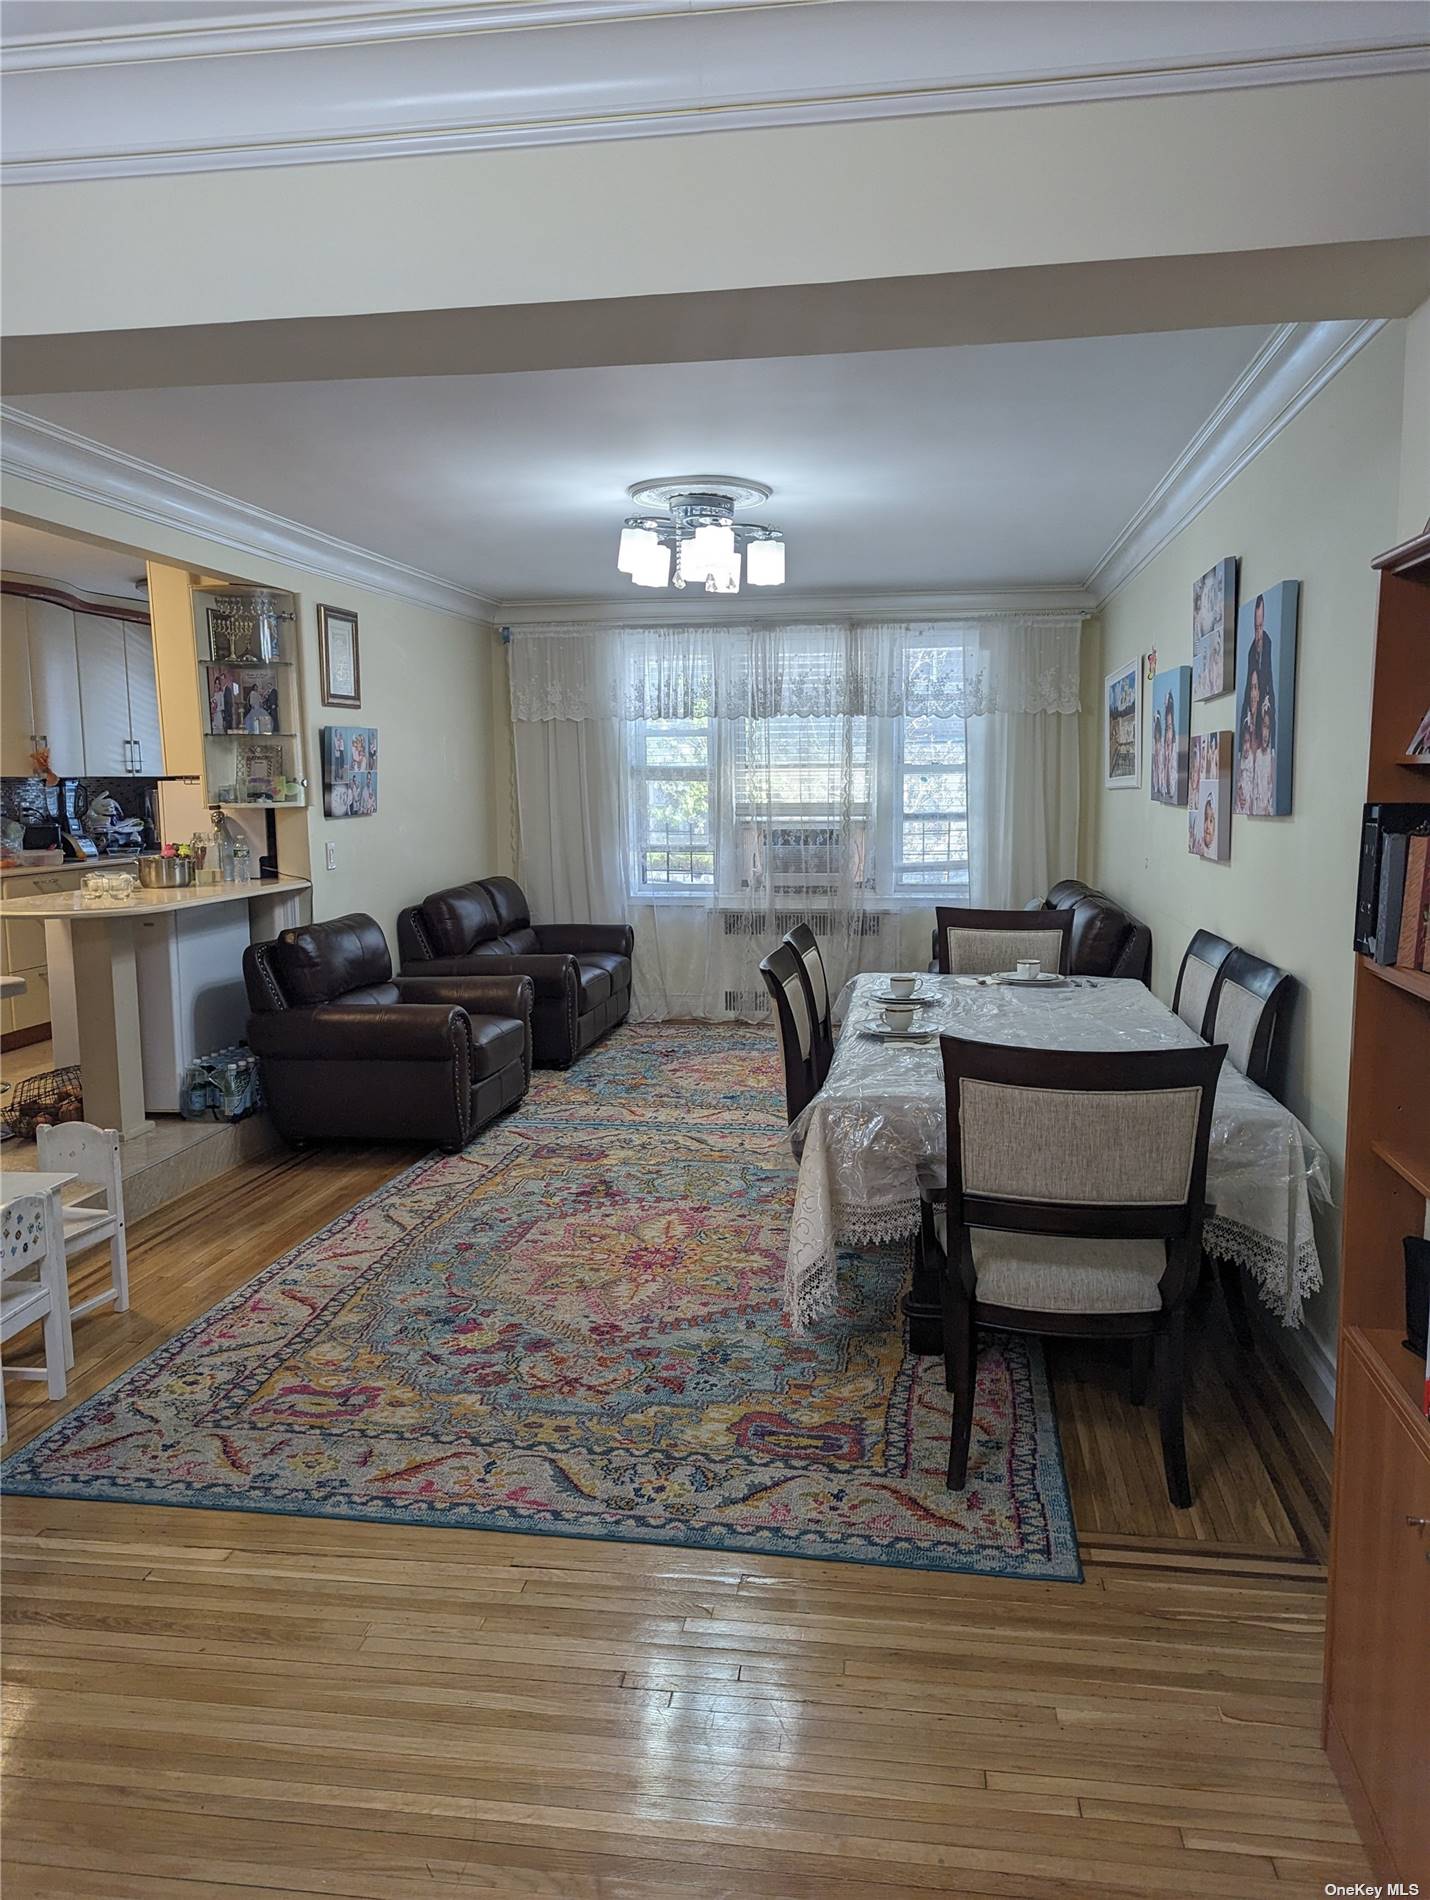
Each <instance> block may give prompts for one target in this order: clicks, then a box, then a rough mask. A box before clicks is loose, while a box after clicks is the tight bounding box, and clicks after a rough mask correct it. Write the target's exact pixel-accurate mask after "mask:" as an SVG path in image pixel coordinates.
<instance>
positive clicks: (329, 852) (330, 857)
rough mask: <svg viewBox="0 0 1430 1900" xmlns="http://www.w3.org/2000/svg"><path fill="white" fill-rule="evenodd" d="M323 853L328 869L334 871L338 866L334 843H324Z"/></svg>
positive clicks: (336, 849) (336, 848)
mask: <svg viewBox="0 0 1430 1900" xmlns="http://www.w3.org/2000/svg"><path fill="white" fill-rule="evenodd" d="M323 855H324V857H325V858H326V859H327V865H328V869H329V870H330V871H336V870H337V868H338V847H337V846H336V845H335V844H330V845H325V846H324V847H323Z"/></svg>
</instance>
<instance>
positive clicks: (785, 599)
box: [495, 587, 1092, 627]
mask: <svg viewBox="0 0 1430 1900" xmlns="http://www.w3.org/2000/svg"><path fill="white" fill-rule="evenodd" d="M1091 611H1092V599H1091V596H1090V595H1088V594H1087V593H1086V592H1084V590H1083V589H1082V588H1080V587H1003V588H998V587H991V588H986V589H984V590H982V591H981V592H974V591H971V590H959V591H956V592H952V593H949V592H945V593H900V592H898V591H889V590H887V589H886V590H884V591H882V592H878V593H875V592H867V593H865V592H860V591H859V590H858V589H845V590H842V591H841V592H839V593H834V594H787V593H785V592H784V591H783V590H780V591H779V593H778V594H777V595H776V594H771V593H767V592H765V591H764V590H762V589H756V590H754V591H753V592H750V593H743V594H739V595H737V596H735V597H734V598H731V597H730V596H728V595H723V596H721V597H720V599H719V600H718V601H716V600H714V599H712V598H711V597H710V596H708V595H705V594H696V595H695V596H694V598H693V599H690V600H687V599H686V598H685V597H684V596H683V595H681V594H675V593H663V594H661V595H660V597H659V599H653V598H652V597H651V596H650V595H646V596H645V597H644V598H641V597H639V596H636V597H633V598H631V599H630V600H626V599H625V598H620V599H615V600H562V599H559V598H558V599H553V600H504V601H503V602H502V603H501V605H500V608H499V609H498V611H497V613H496V615H495V619H496V621H497V622H498V624H500V625H502V626H508V627H526V626H538V625H559V626H591V627H668V626H669V625H670V624H671V623H672V621H678V622H679V623H680V624H681V625H682V626H690V625H704V624H707V623H708V624H710V625H719V624H720V623H722V622H735V623H737V624H739V625H740V626H745V625H747V624H748V623H749V622H751V621H758V622H761V623H766V622H770V623H776V622H782V621H801V622H802V621H823V620H865V619H867V620H914V621H921V620H932V621H937V620H979V619H987V618H991V617H994V616H1000V617H1001V616H1005V615H1012V616H1015V617H1018V618H1024V617H1026V618H1037V617H1038V616H1039V615H1046V616H1048V617H1049V618H1056V619H1069V618H1072V619H1082V618H1084V617H1085V616H1086V615H1087V614H1089V613H1091Z"/></svg>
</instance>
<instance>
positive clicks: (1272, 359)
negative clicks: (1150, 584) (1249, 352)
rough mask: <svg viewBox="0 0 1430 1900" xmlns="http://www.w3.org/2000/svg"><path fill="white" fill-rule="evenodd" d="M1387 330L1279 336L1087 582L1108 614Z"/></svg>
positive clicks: (1351, 327)
mask: <svg viewBox="0 0 1430 1900" xmlns="http://www.w3.org/2000/svg"><path fill="white" fill-rule="evenodd" d="M1384 328H1385V321H1384V319H1382V318H1377V319H1375V320H1373V321H1370V322H1354V321H1349V322H1335V323H1286V324H1282V325H1281V327H1280V328H1279V329H1277V330H1275V331H1274V332H1273V333H1272V335H1271V336H1270V337H1269V338H1268V339H1267V341H1266V343H1265V344H1264V345H1263V347H1262V348H1261V349H1260V350H1259V351H1258V352H1257V354H1256V355H1255V356H1254V357H1253V358H1252V360H1251V362H1250V363H1248V365H1247V366H1246V368H1245V370H1243V372H1242V374H1241V375H1240V376H1239V377H1238V378H1237V380H1236V382H1235V383H1233V385H1232V387H1231V388H1230V389H1229V390H1228V391H1227V393H1226V395H1225V396H1224V397H1223V398H1222V400H1221V402H1220V403H1219V404H1218V405H1217V407H1216V409H1215V410H1213V412H1212V414H1211V415H1210V416H1209V417H1208V418H1207V420H1206V422H1205V423H1203V425H1202V427H1201V428H1200V429H1199V430H1198V431H1197V433H1196V435H1195V436H1193V438H1192V440H1191V441H1190V442H1189V443H1188V444H1187V446H1186V448H1185V449H1184V450H1183V451H1182V453H1181V455H1179V456H1178V458H1177V460H1176V461H1175V462H1174V463H1173V464H1172V466H1171V468H1170V469H1168V471H1167V473H1166V474H1165V475H1164V476H1163V477H1162V479H1161V481H1160V482H1158V484H1157V486H1156V487H1155V488H1154V489H1153V490H1152V493H1151V494H1150V495H1149V496H1148V497H1147V499H1146V501H1144V502H1143V504H1142V506H1141V507H1140V508H1139V509H1138V510H1137V512H1136V514H1135V515H1133V517H1132V519H1131V520H1130V521H1129V522H1128V523H1127V525H1126V526H1125V527H1124V528H1123V529H1122V530H1121V532H1120V533H1119V534H1118V535H1117V537H1116V538H1115V540H1114V541H1113V542H1112V545H1111V546H1110V547H1109V548H1108V549H1107V551H1106V553H1105V554H1104V555H1103V556H1102V559H1101V560H1100V561H1099V562H1098V563H1097V566H1096V567H1095V568H1094V569H1093V570H1092V572H1091V574H1089V575H1088V577H1087V582H1086V587H1087V591H1088V594H1089V596H1090V597H1091V598H1092V600H1093V601H1094V602H1095V603H1096V605H1097V606H1098V607H1101V605H1102V604H1103V602H1104V601H1106V600H1107V599H1108V598H1109V597H1110V596H1111V595H1113V594H1115V593H1116V592H1117V590H1118V588H1119V587H1122V586H1125V584H1126V583H1127V582H1128V581H1129V580H1131V578H1132V576H1133V575H1134V574H1136V573H1137V572H1138V571H1139V570H1140V569H1141V568H1143V567H1145V566H1146V565H1147V563H1148V562H1149V561H1150V560H1152V559H1153V558H1154V556H1156V555H1157V554H1159V553H1160V552H1161V551H1162V549H1163V548H1164V547H1166V545H1167V543H1168V542H1169V541H1171V540H1172V539H1173V537H1174V536H1176V535H1178V534H1180V532H1181V531H1182V529H1183V528H1185V527H1186V525H1187V523H1188V522H1189V521H1193V520H1195V518H1196V517H1197V516H1198V515H1199V514H1200V513H1201V511H1202V510H1203V508H1205V507H1206V506H1207V504H1208V503H1209V502H1211V501H1213V500H1214V499H1215V498H1216V497H1217V496H1218V495H1219V494H1220V493H1221V491H1222V490H1223V489H1224V488H1225V487H1226V486H1227V484H1228V482H1232V481H1234V480H1235V479H1236V477H1237V476H1238V475H1239V474H1240V473H1241V471H1242V470H1243V469H1244V468H1245V467H1246V466H1247V464H1248V463H1249V462H1251V461H1253V460H1254V459H1255V457H1256V456H1258V455H1260V453H1261V451H1262V450H1263V449H1264V448H1265V447H1266V446H1267V445H1268V443H1271V442H1274V441H1275V439H1276V437H1277V436H1278V435H1280V433H1281V431H1282V430H1283V429H1284V428H1285V427H1286V425H1287V424H1288V423H1289V422H1292V421H1294V420H1295V418H1296V417H1297V416H1298V415H1300V413H1301V411H1302V410H1303V409H1304V408H1305V407H1306V405H1307V403H1309V402H1311V401H1312V400H1313V399H1314V398H1315V397H1316V396H1318V395H1319V394H1320V392H1321V391H1322V390H1323V389H1324V388H1325V386H1326V384H1327V383H1328V382H1330V380H1331V378H1332V377H1333V376H1335V375H1337V374H1338V372H1339V371H1341V370H1343V369H1344V368H1345V366H1346V364H1347V363H1349V362H1350V361H1351V359H1352V358H1353V357H1355V356H1357V355H1359V353H1360V351H1361V350H1363V349H1364V348H1365V346H1366V344H1367V343H1369V342H1371V340H1372V339H1373V338H1374V337H1376V336H1378V335H1379V334H1380V332H1381V331H1382V330H1383V329H1384Z"/></svg>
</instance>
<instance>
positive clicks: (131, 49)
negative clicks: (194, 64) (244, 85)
mask: <svg viewBox="0 0 1430 1900" xmlns="http://www.w3.org/2000/svg"><path fill="white" fill-rule="evenodd" d="M829 4H831V0H462V3H461V4H457V5H449V6H442V5H435V6H393V5H391V4H390V0H373V3H372V4H370V5H366V6H364V5H348V6H328V7H324V6H323V5H321V4H319V5H317V6H315V7H314V8H313V9H312V10H311V11H307V12H305V11H303V10H301V9H296V10H295V9H293V8H286V9H285V8H282V7H275V8H274V10H273V13H272V15H271V16H270V17H269V18H268V19H266V20H265V19H252V18H248V19H243V20H224V21H219V22H217V23H216V24H214V25H212V26H197V25H195V24H193V23H192V22H187V23H185V24H183V25H180V26H173V27H158V28H155V27H148V28H134V27H126V26H114V27H101V28H98V29H97V30H94V31H91V32H88V33H27V34H19V35H16V36H15V37H13V38H9V37H6V38H4V39H3V41H2V42H0V44H3V47H4V54H5V67H6V70H7V71H9V72H15V73H45V72H57V71H62V70H64V69H65V68H67V67H74V66H119V65H148V64H150V63H152V62H153V61H155V60H167V59H215V58H220V57H223V56H225V55H228V54H233V53H292V52H314V51H318V50H321V49H323V48H326V47H339V46H372V45H381V44H383V43H385V42H386V41H389V40H413V39H432V38H438V37H440V38H444V39H450V38H452V37H453V36H454V35H457V34H468V33H502V32H512V31H520V30H522V29H525V28H528V27H553V26H604V25H607V24H609V23H610V22H612V21H617V20H653V19H661V18H663V17H665V16H667V15H673V16H675V17H676V18H683V17H684V16H685V15H687V14H690V13H743V12H748V11H751V10H752V9H755V8H766V7H798V6H827V5H829ZM285 16H286V17H285Z"/></svg>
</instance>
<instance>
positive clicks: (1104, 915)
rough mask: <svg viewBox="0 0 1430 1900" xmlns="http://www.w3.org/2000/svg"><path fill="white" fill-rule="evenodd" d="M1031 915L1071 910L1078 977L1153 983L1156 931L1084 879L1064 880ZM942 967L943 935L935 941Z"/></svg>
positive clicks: (1072, 962)
mask: <svg viewBox="0 0 1430 1900" xmlns="http://www.w3.org/2000/svg"><path fill="white" fill-rule="evenodd" d="M1024 908H1025V909H1026V910H1070V911H1071V912H1072V914H1073V926H1072V942H1071V944H1070V945H1069V947H1068V969H1069V971H1070V972H1071V974H1072V975H1073V976H1126V977H1132V978H1134V979H1135V980H1136V981H1137V982H1139V983H1150V982H1151V980H1152V932H1151V931H1150V930H1149V929H1148V927H1147V925H1146V924H1144V923H1143V922H1142V920H1141V919H1140V918H1138V917H1134V916H1133V915H1132V913H1131V912H1130V911H1126V910H1124V909H1123V908H1122V906H1121V905H1120V904H1118V903H1116V902H1115V901H1114V900H1113V899H1112V898H1110V897H1109V896H1107V894H1106V893H1105V892H1104V891H1095V890H1094V889H1093V888H1092V886H1091V885H1090V884H1084V883H1083V882H1082V880H1081V879H1080V878H1076V877H1065V878H1061V879H1059V881H1058V882H1057V883H1056V884H1054V886H1053V888H1052V889H1051V890H1050V891H1049V892H1048V894H1047V896H1046V897H1035V898H1034V899H1033V901H1032V903H1031V904H1027V905H1025V906H1024ZM933 955H934V960H933V962H932V963H930V965H929V968H930V969H931V970H936V969H937V968H938V932H937V931H935V932H934V938H933Z"/></svg>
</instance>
